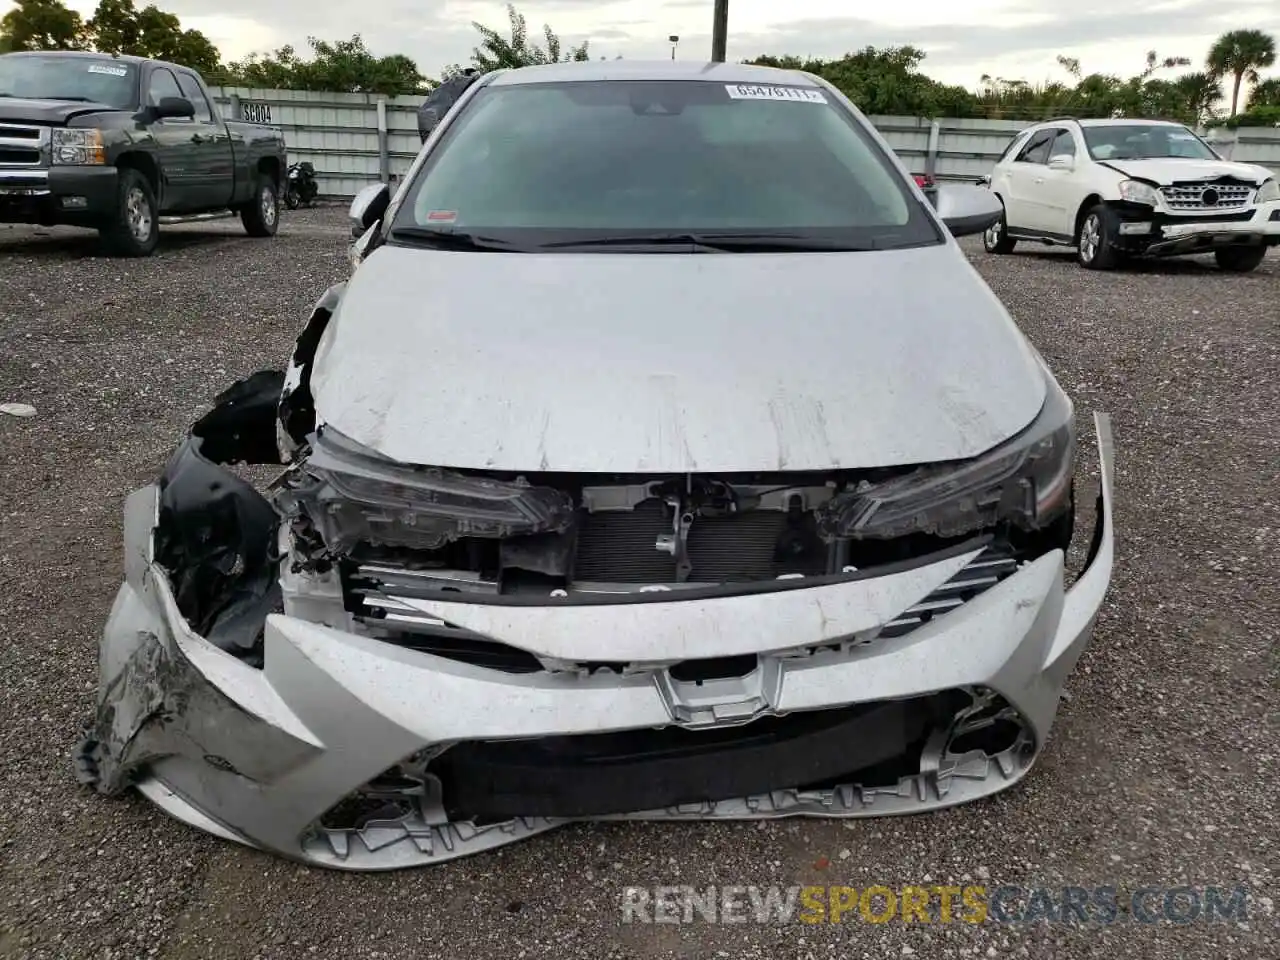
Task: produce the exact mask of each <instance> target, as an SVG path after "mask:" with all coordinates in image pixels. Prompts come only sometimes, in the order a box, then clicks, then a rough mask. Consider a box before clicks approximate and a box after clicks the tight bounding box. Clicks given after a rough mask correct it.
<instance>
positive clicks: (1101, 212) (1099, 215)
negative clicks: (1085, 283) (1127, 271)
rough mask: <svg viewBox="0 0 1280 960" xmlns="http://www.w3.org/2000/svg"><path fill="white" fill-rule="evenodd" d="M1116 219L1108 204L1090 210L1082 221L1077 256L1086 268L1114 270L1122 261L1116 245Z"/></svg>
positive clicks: (1077, 240) (1081, 264) (1077, 243)
mask: <svg viewBox="0 0 1280 960" xmlns="http://www.w3.org/2000/svg"><path fill="white" fill-rule="evenodd" d="M1115 236H1116V228H1115V219H1114V218H1113V217H1112V215H1111V211H1110V210H1109V209H1108V208H1107V206H1106V204H1103V203H1100V204H1098V205H1097V206H1096V207H1093V208H1091V209H1090V210H1089V212H1088V213H1086V214H1085V215H1084V219H1083V220H1081V221H1080V233H1079V235H1078V236H1077V237H1076V257H1077V259H1078V260H1079V261H1080V266H1082V267H1084V268H1085V269H1086V270H1113V269H1115V266H1116V264H1117V263H1119V261H1120V251H1118V250H1117V249H1116V245H1115Z"/></svg>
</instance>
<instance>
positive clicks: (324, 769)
mask: <svg viewBox="0 0 1280 960" xmlns="http://www.w3.org/2000/svg"><path fill="white" fill-rule="evenodd" d="M1095 419H1096V425H1097V432H1098V442H1099V455H1100V466H1101V494H1100V497H1099V506H1100V509H1099V516H1098V527H1097V529H1096V531H1095V536H1094V540H1093V544H1092V547H1091V551H1090V560H1089V563H1088V564H1087V567H1086V569H1085V571H1084V572H1083V573H1082V574H1081V576H1080V577H1079V578H1078V579H1077V581H1076V582H1075V583H1074V584H1073V585H1072V586H1071V588H1070V589H1066V588H1065V586H1064V568H1063V564H1064V557H1063V554H1062V552H1061V551H1060V550H1054V551H1051V552H1050V553H1047V554H1045V555H1044V556H1042V557H1040V558H1039V559H1037V560H1035V561H1034V562H1031V563H1028V564H1025V565H1024V566H1022V567H1021V568H1020V569H1019V570H1018V571H1017V572H1016V573H1013V574H1011V575H1010V576H1008V577H1007V578H1006V579H1004V580H1003V581H1002V582H1000V583H999V584H997V585H996V586H993V587H991V588H990V589H988V590H986V591H985V592H983V593H980V594H979V595H977V596H976V597H974V598H973V599H971V600H968V601H967V602H966V603H964V604H963V605H961V606H959V607H957V608H955V609H954V610H952V611H950V612H948V613H946V614H945V615H944V616H939V617H936V618H934V619H933V620H932V621H931V622H929V623H927V624H925V625H924V626H922V627H920V628H918V629H916V630H915V631H913V632H911V633H909V634H907V635H906V636H901V637H896V638H893V639H885V640H879V641H875V642H871V643H867V644H863V645H854V646H851V647H848V648H844V649H841V650H840V651H839V652H838V653H832V654H825V655H806V656H799V655H797V654H796V652H795V651H796V649H797V648H798V646H799V645H816V644H819V643H822V642H826V641H829V640H831V639H832V638H848V637H852V636H858V635H860V634H862V633H864V632H871V633H874V632H876V631H877V630H878V629H879V627H880V626H883V625H884V624H887V623H889V622H890V621H892V620H893V619H894V618H895V617H896V616H898V615H899V614H900V613H901V612H902V611H903V610H904V609H906V608H907V607H910V606H911V605H912V604H914V603H916V602H917V601H919V600H920V599H921V598H922V597H925V596H927V595H928V594H929V593H930V592H931V591H932V590H934V589H935V588H936V587H938V586H939V585H940V584H942V583H944V582H945V581H947V580H948V579H949V578H950V577H952V576H953V575H954V574H955V573H956V572H957V571H958V570H960V569H961V568H963V567H964V565H965V564H967V563H970V562H972V561H973V560H974V559H975V558H976V557H977V555H978V554H979V553H980V552H981V550H980V549H976V548H975V549H974V550H973V551H969V552H966V553H959V554H957V555H955V556H951V557H948V558H945V559H942V560H939V561H937V562H934V563H930V564H928V565H925V566H921V567H916V568H914V569H910V570H905V571H899V572H895V573H891V574H888V575H886V576H882V577H868V578H864V579H860V580H853V581H849V582H846V583H839V584H832V585H827V586H824V587H815V588H811V589H799V590H790V591H783V592H773V593H756V594H749V595H744V596H735V597H719V598H713V599H707V600H679V601H675V602H670V603H665V602H664V603H650V604H645V605H642V606H635V605H626V604H614V605H602V606H590V605H588V606H575V607H571V608H563V609H555V608H549V607H528V606H522V607H493V606H486V605H484V604H476V603H450V602H446V601H437V602H432V604H431V605H432V608H433V610H432V613H433V615H435V616H438V617H440V618H441V619H443V620H445V621H448V622H451V623H455V624H457V625H459V626H465V627H466V628H467V629H469V630H472V631H478V632H482V633H484V634H486V635H487V636H490V637H492V638H494V639H495V640H498V641H500V642H503V643H507V644H510V645H512V646H517V647H521V648H524V649H528V650H530V651H532V652H534V653H537V654H539V655H540V656H542V657H545V658H547V659H549V660H556V659H558V658H565V659H572V658H573V657H574V656H576V655H577V653H578V652H579V651H580V650H581V649H585V648H587V647H590V648H594V649H596V650H599V649H601V648H602V647H604V648H607V649H608V650H610V651H612V650H613V649H614V648H615V647H617V648H619V649H622V650H627V648H631V651H630V652H632V653H638V652H644V653H645V654H646V656H645V658H644V659H646V660H648V661H650V662H651V663H652V665H653V668H652V669H644V664H643V663H641V664H633V667H637V666H638V667H639V669H632V670H629V671H627V672H623V673H615V672H609V671H603V672H598V673H592V674H590V675H582V674H580V673H572V672H553V671H542V672H538V673H527V674H511V673H504V672H500V671H497V670H492V669H486V668H482V667H475V666H470V665H467V664H463V663H459V662H456V661H453V660H447V659H443V658H440V657H436V656H432V655H429V654H424V653H421V652H417V651H413V650H408V649H404V648H401V647H397V646H395V645H392V644H387V643H383V642H380V641H378V640H374V639H370V638H368V637H364V636H361V635H357V634H354V633H348V632H343V631H339V630H335V629H332V628H330V627H326V626H323V625H320V624H317V623H312V622H308V621H305V620H301V619H297V618H294V617H288V616H283V615H272V616H270V617H269V618H268V620H267V623H266V631H265V644H264V666H263V668H262V669H257V668H255V667H252V666H250V665H248V664H246V663H244V662H242V661H240V660H238V659H237V658H235V657H234V656H231V655H230V654H227V653H224V652H223V651H222V650H220V649H218V648H216V647H215V646H213V645H212V644H210V643H209V642H208V641H207V640H205V639H204V638H202V637H200V636H198V635H197V634H195V633H194V632H193V631H192V630H191V628H190V626H189V625H188V624H187V622H186V621H185V620H184V619H183V617H182V615H181V614H180V612H179V610H178V607H177V604H176V602H175V599H174V595H173V592H172V589H171V588H170V585H169V582H168V579H167V577H166V575H165V573H164V571H163V570H162V569H161V568H160V567H159V566H158V565H157V564H156V563H155V560H154V558H153V556H152V552H151V542H152V531H153V529H154V527H155V523H156V503H157V498H156V491H155V488H154V487H148V488H145V489H143V490H140V491H138V492H137V493H135V494H133V495H132V496H131V497H130V499H129V501H128V504H127V507H126V523H125V543H126V580H125V583H124V585H123V586H122V587H121V589H120V592H119V594H118V596H117V598H116V602H115V605H114V607H113V609H112V611H111V615H110V618H109V620H108V622H107V626H106V629H105V631H104V636H103V641H102V646H101V663H100V672H101V681H100V690H99V697H98V712H97V716H96V720H95V722H94V724H93V725H92V726H91V729H90V732H89V736H88V738H87V739H86V741H85V744H83V745H82V748H81V750H80V751H79V752H78V755H77V763H78V764H79V767H80V774H81V777H82V779H84V780H85V781H86V782H90V783H93V784H94V786H95V787H96V788H97V789H98V790H99V791H101V792H103V793H116V792H119V791H121V790H124V789H126V788H127V787H129V786H131V785H135V786H136V787H137V788H138V789H139V790H140V791H141V792H142V793H143V794H144V795H145V796H147V797H148V798H149V799H151V800H152V801H153V802H155V803H156V804H157V805H159V806H160V807H161V808H163V809H164V810H166V811H167V812H168V813H170V814H172V815H173V816H175V817H177V818H179V819H181V820H184V821H186V822H187V823H189V824H191V825H193V826H196V827H199V828H200V829H203V830H206V831H208V832H210V833H214V834H216V835H218V836H221V837H224V838H226V839H230V840H235V841H238V842H241V843H244V844H247V845H249V846H253V847H257V848H261V849H264V850H270V851H273V852H275V853H278V854H280V855H283V856H286V857H290V858H294V859H299V860H303V861H307V862H310V863H314V864H318V865H323V866H329V867H337V868H345V869H352V870H378V869H394V868H400V867H407V866H414V865H420V864H425V863H430V862H435V861H441V860H447V859H451V858H454V857H458V856H462V855H465V854H468V853H473V852H476V851H479V850H483V849H488V848H492V847H496V846H500V845H503V844H506V843H510V842H513V841H515V840H517V839H520V838H522V837H525V836H529V835H532V834H534V833H538V832H541V831H543V830H547V829H551V828H553V827H555V826H558V825H560V824H562V823H566V822H570V821H571V820H573V819H629V818H630V819H689V818H692V819H750V818H767V817H779V816H793V815H810V816H835V817H854V816H871V815H878V814H895V813H910V812H919V811H924V810H930V809H938V808H942V807H947V806H951V805H954V804H958V803H963V802H966V801H969V800H974V799H977V798H980V797H983V796H987V795H990V794H993V793H995V792H998V791H1000V790H1002V789H1005V788H1007V787H1008V786H1010V785H1012V784H1013V783H1015V782H1017V781H1018V780H1020V779H1021V777H1022V776H1023V775H1025V774H1026V772H1027V771H1028V770H1029V769H1030V767H1031V765H1032V764H1033V763H1034V760H1035V758H1036V757H1037V756H1038V754H1039V752H1040V751H1041V750H1042V749H1043V746H1044V743H1045V741H1046V738H1047V735H1048V733H1049V728H1050V726H1051V725H1052V723H1053V720H1054V717H1055V715H1056V712H1057V709H1058V703H1059V698H1060V696H1061V693H1062V690H1063V687H1064V684H1065V681H1066V677H1067V675H1068V674H1069V673H1070V671H1071V670H1072V668H1073V667H1074V665H1075V662H1076V660H1077V659H1078V657H1079V655H1080V653H1081V652H1082V650H1083V649H1084V647H1085V646H1086V645H1087V643H1088V642H1089V639H1090V637H1091V635H1092V630H1093V623H1094V620H1095V618H1096V616H1097V613H1098V610H1099V608H1100V606H1101V604H1102V601H1103V598H1104V596H1105V593H1106V590H1107V587H1108V584H1109V582H1110V577H1111V568H1112V558H1113V550H1114V547H1113V533H1112V485H1113V473H1114V468H1113V451H1112V440H1111V434H1110V424H1109V420H1108V419H1107V417H1106V416H1105V415H1097V416H1096V418H1095ZM602 638H603V639H602ZM783 648H787V649H783ZM744 649H751V650H754V651H755V652H756V655H757V657H758V665H757V667H756V669H755V670H754V671H752V672H751V673H749V674H747V675H746V676H743V677H739V678H733V679H722V680H710V681H706V682H691V681H690V682H681V681H678V680H676V679H674V678H673V676H672V671H670V670H668V669H665V668H664V667H663V666H662V663H664V662H665V663H670V662H671V661H673V660H679V659H683V658H687V657H690V656H697V657H716V656H732V655H735V654H737V653H740V652H741V651H742V650H744ZM955 691H965V692H967V693H969V694H970V695H971V697H972V705H971V706H970V707H967V708H964V709H960V710H958V711H956V712H954V713H952V714H949V716H948V720H947V721H946V722H945V723H942V724H937V725H935V728H934V729H933V730H932V731H931V732H929V733H928V735H927V737H926V738H925V741H924V742H923V744H922V746H921V747H920V749H919V764H918V770H913V771H912V772H911V774H910V775H908V776H904V777H901V778H899V779H898V780H897V782H896V784H891V785H889V786H883V785H881V786H876V787H864V786H862V785H860V784H857V783H848V784H838V785H833V786H825V787H822V788H811V787H807V786H806V784H805V783H794V784H784V785H778V786H779V787H781V788H775V789H765V790H763V791H762V792H756V793H752V794H750V795H744V796H739V797H731V798H728V799H724V800H715V801H703V802H699V803H695V804H678V805H674V806H669V807H663V808H657V809H647V810H639V811H635V812H629V813H603V814H591V815H589V816H584V817H580V818H575V817H547V816H540V815H528V816H525V815H522V816H515V817H511V818H508V819H504V820H501V821H497V822H492V821H483V822H482V821H480V820H479V819H473V820H458V819H456V818H455V819H453V820H451V819H450V816H449V814H448V813H447V812H446V803H445V798H444V797H442V796H441V794H440V790H439V783H438V782H436V781H435V780H434V779H433V778H432V777H430V776H427V777H423V778H422V781H421V784H420V786H421V789H420V790H418V791H417V795H416V797H415V798H414V799H413V802H412V803H410V804H408V805H407V806H402V807H400V808H399V809H398V810H397V812H396V813H395V815H394V816H392V815H386V816H382V817H380V818H374V819H370V820H366V821H364V822H363V823H362V824H361V825H360V827H359V828H358V829H331V828H329V827H328V826H326V821H325V815H326V812H329V811H331V810H332V809H333V808H334V807H335V806H337V805H340V804H341V803H342V802H343V801H344V798H346V797H348V796H350V795H351V794H352V793H353V791H356V790H358V789H361V788H363V787H365V786H367V785H368V784H369V783H370V782H371V781H376V780H377V779H378V778H379V777H381V776H382V775H383V774H384V773H385V772H386V771H388V770H390V769H392V768H396V769H403V765H404V764H406V762H407V761H409V760H410V759H411V758H413V759H414V762H418V763H424V762H428V760H429V758H433V757H440V756H444V757H449V756H450V755H449V753H448V752H447V751H446V750H445V748H447V747H450V746H453V745H457V744H463V745H471V744H486V743H490V742H493V741H498V742H501V741H507V743H505V744H502V743H499V745H500V746H503V747H506V748H507V750H506V754H507V755H508V756H510V755H511V753H512V751H511V749H510V748H511V746H512V744H511V741H517V740H520V739H531V738H536V739H539V740H541V739H542V738H574V737H582V736H584V735H592V734H609V733H621V732H626V731H643V730H655V729H658V728H667V729H671V728H683V729H685V730H699V729H701V730H707V731H712V732H714V731H719V730H723V729H724V728H726V727H732V726H735V725H742V724H747V723H750V722H753V721H755V720H757V719H758V718H768V717H777V718H782V719H784V720H785V719H786V718H788V717H792V718H794V717H795V716H797V715H800V714H802V713H803V712H807V711H813V712H816V711H830V710H832V709H833V708H850V709H865V710H866V711H867V716H868V717H878V718H879V720H878V721H876V722H880V723H881V724H884V723H888V724H890V726H889V727H883V726H882V727H881V728H880V730H881V733H883V731H884V730H886V729H892V730H894V731H898V732H901V731H902V728H903V724H901V723H899V721H898V720H897V719H895V717H896V716H897V715H898V714H897V713H895V710H896V708H895V706H894V705H895V704H902V703H904V702H908V701H921V700H928V699H929V698H936V697H938V696H939V695H941V694H944V693H952V694H954V692H955ZM930 702H933V701H932V700H931V701H930ZM992 704H997V705H999V706H1000V707H1001V709H1002V710H1003V715H1004V716H1006V717H1016V718H1017V720H1018V724H1019V726H1020V729H1021V732H1020V733H1019V735H1018V737H1017V739H1016V742H1014V743H1013V744H1012V745H1011V746H1009V748H1008V749H1005V750H1002V751H1000V752H999V753H996V754H991V753H988V752H984V751H983V750H973V749H969V750H962V749H958V748H957V749H955V750H953V749H952V747H953V745H957V744H958V743H959V738H960V737H961V736H962V735H963V734H965V733H966V732H967V731H969V729H970V728H971V727H975V726H978V725H980V724H981V723H982V722H986V721H984V720H981V719H980V718H981V716H982V714H983V711H984V710H987V709H988V708H990V707H991V706H992ZM900 712H901V711H898V713H900ZM867 722H868V723H872V721H870V720H868V721H867ZM833 729H837V730H838V729H839V728H833ZM876 729H877V728H876V727H874V725H872V726H871V727H864V728H862V732H861V736H864V737H866V736H867V735H870V736H871V738H872V739H874V738H875V737H876V736H877V733H876V732H875V731H876ZM850 731H851V732H850V733H848V734H846V735H847V736H850V737H851V738H854V737H856V736H858V735H859V734H858V733H856V732H853V728H850ZM819 735H822V734H821V731H819ZM902 736H903V738H904V741H903V742H906V741H907V740H910V739H911V737H912V734H910V733H903V734H902ZM890 739H892V738H890ZM827 740H828V742H829V741H830V737H829V736H828V737H827ZM815 742H816V741H815ZM851 749H852V748H851ZM471 769H476V768H475V767H472V768H471ZM794 775H795V776H798V777H799V776H803V774H802V773H795V774H794ZM725 782H730V781H725ZM742 782H746V781H742ZM566 792H568V791H566ZM638 795H639V796H643V795H646V793H645V791H640V792H639V794H638Z"/></svg>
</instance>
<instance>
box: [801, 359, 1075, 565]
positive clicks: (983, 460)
mask: <svg viewBox="0 0 1280 960" xmlns="http://www.w3.org/2000/svg"><path fill="white" fill-rule="evenodd" d="M1046 379H1047V382H1048V396H1047V397H1046V399H1045V403H1044V406H1043V407H1042V408H1041V410H1040V414H1039V416H1037V417H1036V419H1035V421H1034V422H1033V423H1032V424H1031V425H1030V426H1029V427H1027V428H1026V429H1025V430H1023V431H1022V432H1021V433H1020V434H1018V435H1017V436H1016V437H1014V438H1013V439H1012V440H1009V441H1007V442H1006V443H1003V444H1001V445H1000V446H998V447H996V448H995V449H994V450H991V451H989V452H987V453H985V454H982V455H981V456H978V457H975V458H973V459H972V460H964V461H959V462H954V463H947V464H939V465H935V466H928V467H921V468H920V469H919V470H915V471H913V472H911V473H909V474H907V475H905V476H902V477H897V478H895V479H892V480H888V481H885V482H884V483H867V482H863V483H861V484H859V485H858V487H857V488H854V489H850V490H845V491H843V492H842V493H838V494H837V495H836V496H835V497H833V498H832V499H831V500H829V501H828V502H827V503H826V504H825V505H824V506H823V507H822V508H820V509H819V512H818V526H819V529H820V530H821V531H822V533H823V534H824V535H826V536H831V537H847V538H850V539H854V540H863V539H866V540H887V539H891V538H894V537H902V536H906V535H908V534H911V533H927V534H933V535H935V536H942V537H957V536H964V535H965V534H969V533H973V532H975V531H978V530H981V529H985V528H988V527H992V526H995V525H997V524H1000V523H1012V524H1013V525H1015V526H1017V527H1019V528H1021V529H1024V530H1036V529H1041V528H1043V527H1045V526H1046V525H1047V524H1048V523H1050V522H1051V521H1052V520H1054V519H1055V518H1057V517H1059V516H1061V515H1062V513H1063V512H1064V511H1065V510H1067V509H1068V508H1069V507H1070V503H1071V480H1072V473H1073V469H1074V464H1075V448H1076V431H1075V412H1074V409H1073V407H1072V405H1071V401H1070V399H1068V397H1067V395H1066V394H1065V393H1063V392H1062V389H1061V388H1060V387H1059V386H1058V385H1057V384H1056V383H1055V382H1054V381H1053V379H1052V378H1051V377H1046Z"/></svg>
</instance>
